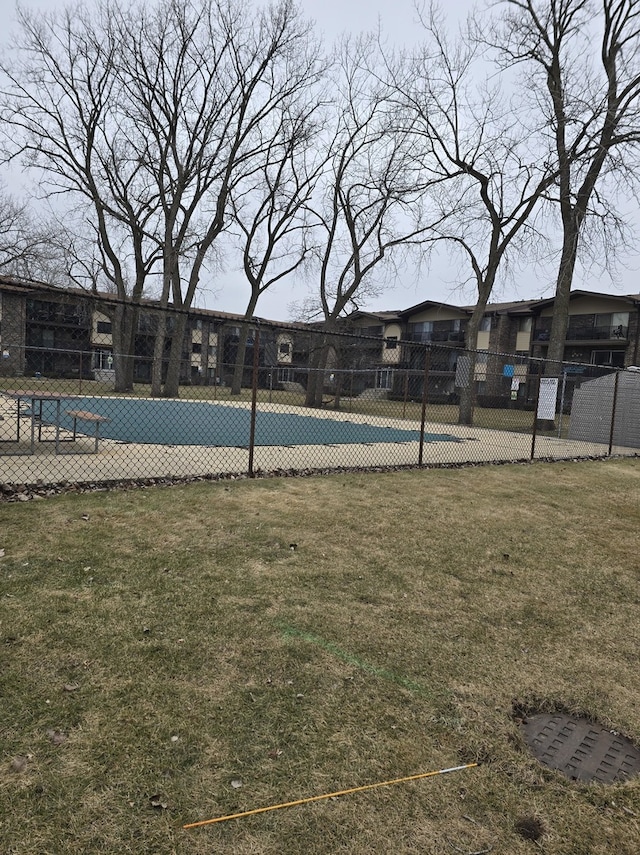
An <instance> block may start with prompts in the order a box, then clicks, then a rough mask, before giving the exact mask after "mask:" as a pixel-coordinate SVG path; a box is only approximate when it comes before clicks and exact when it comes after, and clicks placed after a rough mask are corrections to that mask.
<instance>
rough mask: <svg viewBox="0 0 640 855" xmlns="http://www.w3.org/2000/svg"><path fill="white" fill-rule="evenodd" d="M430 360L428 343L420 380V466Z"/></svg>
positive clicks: (422, 451)
mask: <svg viewBox="0 0 640 855" xmlns="http://www.w3.org/2000/svg"><path fill="white" fill-rule="evenodd" d="M430 362H431V348H430V347H429V345H427V347H426V348H425V353H424V380H423V382H422V414H421V416H420V450H419V451H418V466H422V460H423V456H424V426H425V422H426V421H427V386H428V383H429V363H430Z"/></svg>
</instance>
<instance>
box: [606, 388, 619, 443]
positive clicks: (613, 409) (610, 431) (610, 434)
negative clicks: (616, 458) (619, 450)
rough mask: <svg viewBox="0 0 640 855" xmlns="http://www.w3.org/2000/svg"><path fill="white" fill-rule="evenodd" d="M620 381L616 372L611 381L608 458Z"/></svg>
mask: <svg viewBox="0 0 640 855" xmlns="http://www.w3.org/2000/svg"><path fill="white" fill-rule="evenodd" d="M619 379H620V372H619V371H616V377H615V380H614V381H613V404H612V405H611V428H610V430H609V452H608V453H609V457H611V450H612V449H613V429H614V427H615V423H616V406H617V404H618V380H619Z"/></svg>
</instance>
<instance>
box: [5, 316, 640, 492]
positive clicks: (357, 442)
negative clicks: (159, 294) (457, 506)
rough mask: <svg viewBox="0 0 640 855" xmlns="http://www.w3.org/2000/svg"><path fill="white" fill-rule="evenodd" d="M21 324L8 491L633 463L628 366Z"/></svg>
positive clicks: (639, 405)
mask: <svg viewBox="0 0 640 855" xmlns="http://www.w3.org/2000/svg"><path fill="white" fill-rule="evenodd" d="M30 310H31V314H32V317H31V318H29V317H27V323H26V324H24V323H23V327H22V328H23V329H24V330H25V332H24V333H23V334H22V335H20V336H18V335H16V336H15V337H14V338H12V336H11V328H10V326H9V327H8V326H7V324H6V323H5V322H4V320H3V328H2V345H1V347H2V360H1V362H0V483H1V484H3V485H4V489H5V490H6V491H7V492H8V491H9V489H11V490H14V489H15V487H16V485H18V486H21V485H22V486H24V485H37V486H39V487H43V488H44V487H47V486H49V485H59V484H65V483H89V484H97V485H100V484H108V483H113V482H127V481H148V480H158V479H188V478H199V477H203V478H204V477H220V476H230V475H249V476H253V475H258V474H262V473H280V474H282V473H302V472H308V471H318V470H319V471H330V470H344V469H369V468H395V467H413V466H437V465H463V464H471V463H485V462H504V461H528V460H534V459H562V458H584V457H606V456H608V455H611V454H617V455H635V454H638V453H640V371H637V370H633V369H612V368H610V367H606V366H595V365H590V364H589V365H586V364H579V363H571V364H562V365H550V364H545V363H544V362H543V361H540V360H535V359H532V358H530V357H529V356H528V355H526V354H516V355H514V354H502V353H494V352H487V351H478V352H476V353H469V352H467V351H465V350H464V347H463V343H462V342H461V341H447V342H437V341H429V342H426V343H425V342H415V341H401V340H398V339H395V338H394V339H383V338H381V337H379V336H366V335H354V334H349V333H339V332H333V333H331V334H329V333H327V332H326V331H324V330H322V329H313V328H311V327H309V326H305V325H290V326H287V325H285V324H282V325H276V324H272V323H266V322H260V323H258V322H255V321H254V322H252V323H243V322H241V321H239V320H238V319H232V320H230V319H229V318H228V317H225V318H222V319H221V320H220V319H219V320H218V321H217V322H216V325H215V326H214V323H213V321H211V323H210V324H209V328H206V324H205V326H204V328H203V324H202V323H201V322H198V321H191V320H189V322H188V323H186V324H185V325H184V328H183V329H180V328H179V325H177V324H176V321H175V317H173V316H171V317H170V318H166V319H165V320H166V321H167V323H165V324H164V332H163V340H160V339H159V338H158V328H159V324H158V321H157V315H158V313H156V314H155V315H152V316H151V321H149V313H147V314H146V315H145V316H144V317H142V316H140V317H138V318H137V321H136V323H137V327H136V329H137V332H136V335H134V336H132V338H131V342H132V346H131V349H130V351H129V352H127V353H124V352H121V351H119V350H118V349H117V347H116V346H115V341H116V336H115V335H114V330H113V316H112V315H111V316H108V315H106V314H104V315H100V314H98V315H97V317H98V320H97V321H96V313H95V312H93V314H92V315H91V317H90V318H89V319H88V320H87V318H85V317H84V316H82V315H81V314H78V313H76V314H72V313H70V311H69V310H67V309H66V308H64V309H61V310H59V311H58V314H57V315H56V316H55V317H51V311H50V310H49V309H48V310H47V312H48V314H47V315H46V317H38V311H39V310H38V307H37V306H35V307H33V306H32V307H31V309H30ZM42 312H44V310H42ZM83 318H84V319H83ZM100 318H102V320H100ZM169 321H170V323H169ZM176 330H177V332H176ZM177 336H178V337H179V339H177V338H176V337H177ZM176 341H178V346H176ZM59 343H62V344H64V345H66V346H58V344H59ZM74 345H76V346H74Z"/></svg>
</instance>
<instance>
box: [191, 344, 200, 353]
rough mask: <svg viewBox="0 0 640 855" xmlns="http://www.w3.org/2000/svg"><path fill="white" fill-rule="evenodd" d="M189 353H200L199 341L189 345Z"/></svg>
mask: <svg viewBox="0 0 640 855" xmlns="http://www.w3.org/2000/svg"><path fill="white" fill-rule="evenodd" d="M191 353H202V344H201V343H200V342H199V341H196V342H194V344H192V345H191Z"/></svg>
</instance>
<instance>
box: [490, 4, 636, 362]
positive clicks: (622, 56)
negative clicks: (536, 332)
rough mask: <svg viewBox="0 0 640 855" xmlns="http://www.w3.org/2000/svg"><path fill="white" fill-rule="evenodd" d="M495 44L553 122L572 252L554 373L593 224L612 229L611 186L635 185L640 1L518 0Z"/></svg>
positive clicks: (560, 278) (552, 346)
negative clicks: (594, 220)
mask: <svg viewBox="0 0 640 855" xmlns="http://www.w3.org/2000/svg"><path fill="white" fill-rule="evenodd" d="M504 11H505V13H506V14H505V15H504V18H503V23H502V24H501V25H500V26H498V27H496V28H495V34H496V35H494V37H493V39H492V41H493V43H494V44H495V45H496V47H497V50H498V55H499V57H500V59H501V61H502V63H503V64H505V65H507V66H511V67H513V66H514V65H515V66H519V67H521V68H522V72H523V78H524V79H526V81H527V88H528V90H529V93H530V99H529V106H530V108H531V109H532V110H537V111H538V112H539V113H540V114H541V116H542V117H543V118H544V120H545V121H546V122H547V123H548V129H549V137H550V146H549V148H550V155H549V157H550V158H553V164H554V166H553V168H554V170H556V171H557V175H558V179H557V183H556V184H555V186H554V187H553V192H551V193H550V194H549V197H550V199H551V201H552V202H553V203H554V204H555V205H556V206H557V207H558V209H559V213H560V221H561V227H562V248H561V252H560V263H559V268H558V275H557V279H556V293H555V301H554V311H553V321H552V327H551V333H550V340H549V348H548V351H547V360H548V362H547V370H548V371H550V372H551V373H556V372H557V371H558V366H559V364H560V363H561V362H562V359H563V356H564V344H565V338H566V333H567V325H568V318H569V297H570V293H571V286H572V283H573V277H574V272H575V267H576V260H577V259H578V256H579V252H580V244H581V235H582V232H583V229H584V226H585V222H586V221H587V219H588V218H589V217H590V215H593V214H596V215H597V216H600V217H603V218H604V219H605V220H610V219H611V216H612V211H611V209H610V208H608V206H607V205H606V204H603V193H604V191H605V189H606V186H607V184H608V183H609V182H610V180H611V179H613V181H614V182H619V181H621V180H626V179H627V178H629V174H630V172H631V167H632V164H631V162H630V159H629V157H630V153H631V151H630V150H631V148H632V147H633V146H635V145H637V143H638V142H639V141H640V6H639V4H638V3H637V2H636V0H599V2H595V0H508V5H507V7H506V9H505V10H504Z"/></svg>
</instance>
